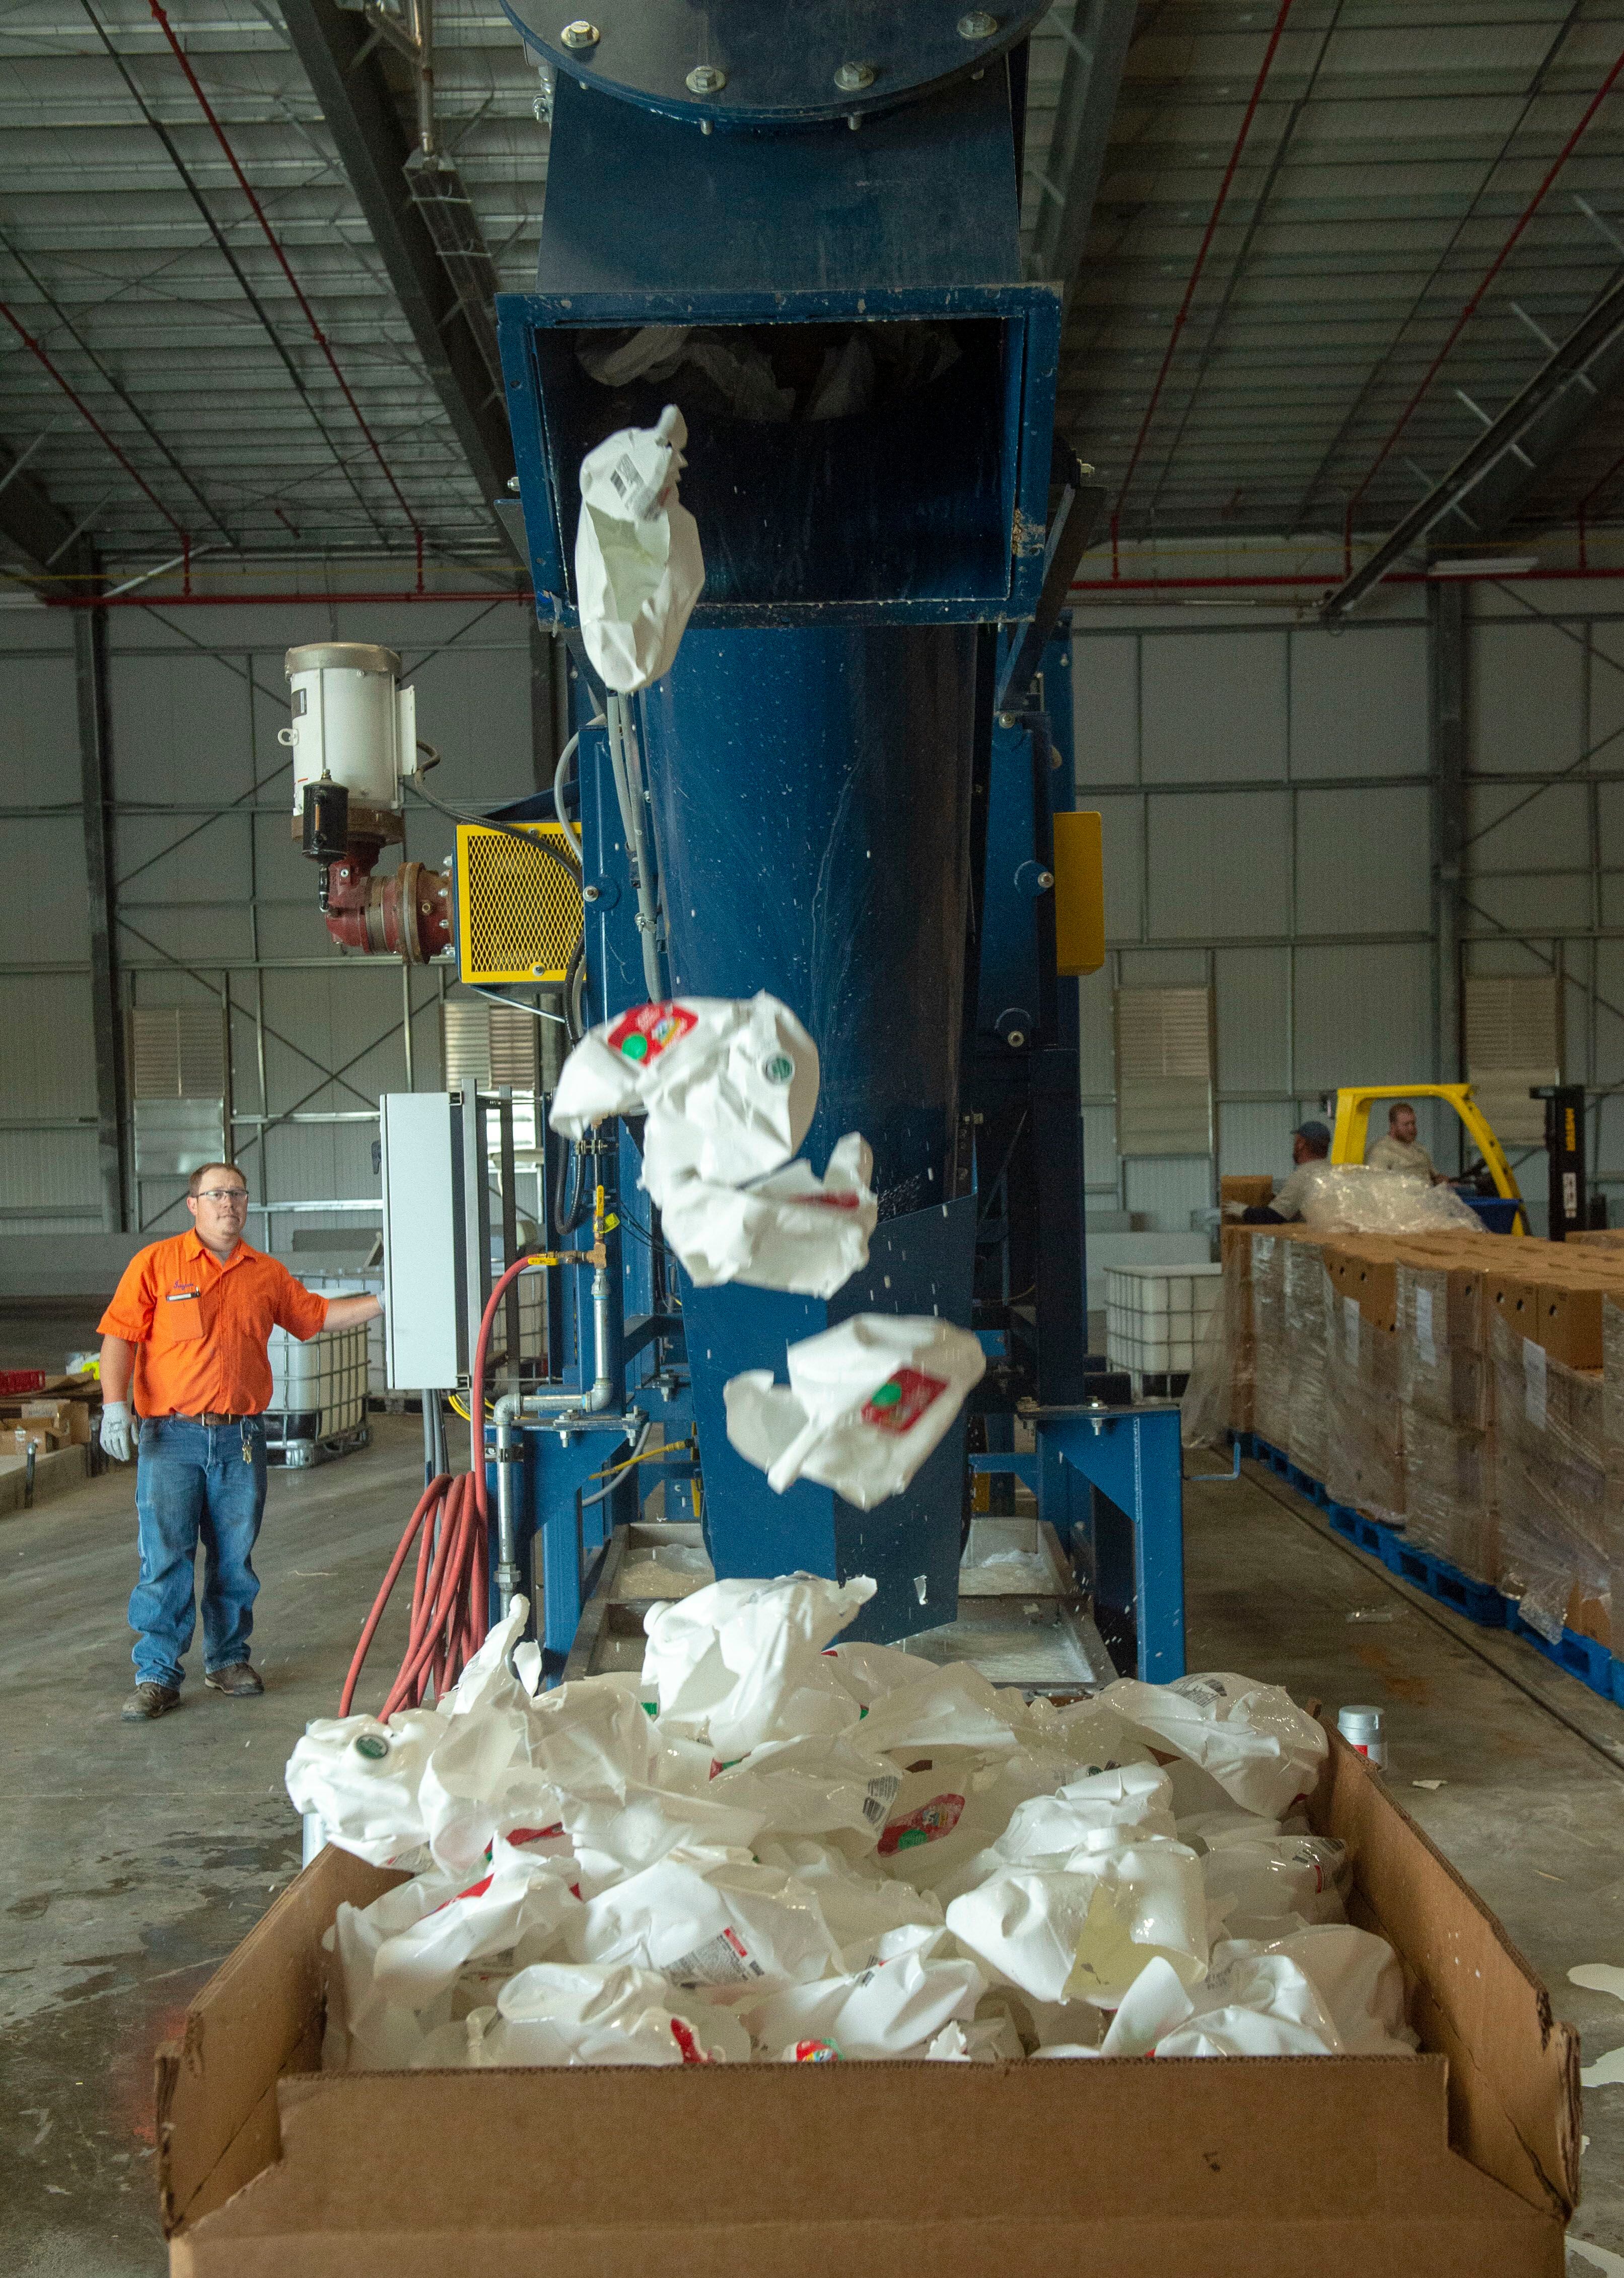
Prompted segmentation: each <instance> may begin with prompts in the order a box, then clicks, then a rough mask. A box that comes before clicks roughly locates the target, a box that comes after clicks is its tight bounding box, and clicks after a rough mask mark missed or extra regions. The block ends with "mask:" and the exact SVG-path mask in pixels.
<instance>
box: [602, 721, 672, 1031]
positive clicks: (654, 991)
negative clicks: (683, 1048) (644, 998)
mask: <svg viewBox="0 0 1624 2278" xmlns="http://www.w3.org/2000/svg"><path fill="white" fill-rule="evenodd" d="M604 709H605V711H606V713H607V714H608V726H609V772H610V773H611V775H612V776H614V779H615V797H616V799H617V802H618V803H619V806H620V822H621V827H622V829H624V832H625V834H626V852H627V853H628V854H629V855H630V856H631V858H632V875H633V877H634V878H635V880H636V882H637V931H638V938H639V940H640V943H641V944H642V950H643V986H644V987H645V988H646V989H647V991H648V996H649V1001H650V1002H651V1003H652V1002H654V1001H655V999H656V998H659V997H660V996H661V995H663V990H662V989H661V986H660V952H659V950H658V948H657V946H656V944H655V898H654V884H653V882H652V880H651V879H650V877H649V875H648V850H647V845H646V843H645V841H644V837H643V814H642V806H643V795H642V769H641V768H640V767H639V768H638V771H637V781H636V784H635V786H634V785H633V783H632V764H633V763H632V761H631V760H630V759H629V758H628V753H634V752H635V751H636V748H637V747H636V745H635V743H634V742H633V741H632V723H631V715H629V713H628V712H627V710H626V699H625V698H624V696H619V695H617V694H615V693H614V692H610V695H609V700H608V702H607V704H606V706H605V707H604Z"/></svg>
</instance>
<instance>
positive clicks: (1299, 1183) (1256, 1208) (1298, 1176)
mask: <svg viewBox="0 0 1624 2278" xmlns="http://www.w3.org/2000/svg"><path fill="white" fill-rule="evenodd" d="M1329 1153H1330V1132H1329V1129H1328V1128H1327V1127H1326V1126H1325V1125H1324V1124H1323V1123H1319V1122H1312V1121H1311V1122H1308V1123H1299V1124H1298V1127H1297V1128H1296V1130H1295V1131H1293V1133H1292V1134H1291V1160H1292V1162H1293V1164H1294V1165H1295V1166H1296V1167H1295V1169H1294V1170H1293V1171H1292V1173H1291V1177H1290V1178H1289V1179H1287V1180H1286V1181H1285V1182H1284V1184H1283V1186H1280V1187H1278V1188H1276V1189H1275V1199H1274V1201H1273V1202H1272V1203H1253V1204H1252V1205H1251V1206H1250V1208H1243V1207H1242V1205H1241V1204H1239V1203H1228V1204H1225V1206H1224V1216H1225V1217H1226V1218H1233V1219H1240V1221H1241V1223H1242V1224H1243V1225H1245V1226H1283V1225H1284V1224H1285V1223H1286V1221H1287V1219H1294V1218H1301V1216H1302V1214H1303V1204H1304V1203H1305V1202H1306V1200H1307V1198H1308V1196H1310V1195H1311V1194H1312V1193H1313V1191H1314V1187H1315V1185H1316V1184H1317V1183H1318V1181H1319V1175H1320V1172H1321V1168H1322V1166H1323V1165H1324V1162H1325V1158H1326V1157H1327V1156H1328V1155H1329Z"/></svg>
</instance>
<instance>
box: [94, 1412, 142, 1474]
mask: <svg viewBox="0 0 1624 2278" xmlns="http://www.w3.org/2000/svg"><path fill="white" fill-rule="evenodd" d="M140 1429H141V1426H139V1425H138V1424H137V1423H136V1421H135V1417H134V1411H133V1410H132V1409H131V1407H130V1403H129V1402H128V1401H127V1400H104V1401H103V1403H102V1445H103V1448H104V1449H106V1451H107V1453H108V1454H109V1455H110V1456H111V1457H112V1459H113V1461H114V1463H115V1464H127V1463H128V1462H129V1460H130V1458H131V1457H132V1456H134V1453H135V1440H136V1435H137V1433H139V1431H140Z"/></svg>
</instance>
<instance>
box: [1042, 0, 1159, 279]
mask: <svg viewBox="0 0 1624 2278" xmlns="http://www.w3.org/2000/svg"><path fill="white" fill-rule="evenodd" d="M1137 15H1138V0H1076V5H1075V6H1074V7H1073V8H1072V9H1071V11H1070V17H1069V21H1068V18H1067V11H1066V9H1065V8H1064V7H1063V6H1061V7H1060V8H1057V9H1056V10H1055V11H1054V16H1055V20H1056V21H1057V22H1058V23H1059V24H1060V26H1061V29H1062V32H1063V33H1064V36H1065V41H1066V68H1065V71H1064V72H1063V73H1062V74H1061V91H1060V102H1059V104H1058V106H1057V108H1056V110H1055V113H1054V132H1053V136H1052V137H1051V139H1050V143H1049V150H1048V157H1047V159H1046V164H1045V166H1044V170H1043V172H1042V174H1041V175H1040V177H1039V183H1040V187H1041V189H1042V192H1043V202H1042V203H1041V204H1040V206H1039V208H1038V220H1037V224H1036V227H1035V229H1034V232H1033V236H1032V251H1031V269H1032V275H1033V276H1034V277H1039V278H1043V279H1046V280H1048V281H1050V282H1052V283H1055V284H1058V285H1059V286H1060V287H1061V310H1062V312H1063V311H1064V310H1065V308H1066V306H1067V304H1068V303H1069V301H1070V299H1071V295H1072V293H1073V291H1074V289H1075V288H1076V281H1077V276H1078V272H1079V271H1080V270H1081V268H1082V266H1083V248H1084V246H1085V245H1086V244H1087V242H1088V229H1089V224H1090V222H1091V221H1092V218H1093V213H1094V200H1095V198H1096V197H1097V196H1098V195H1099V177H1100V175H1101V173H1102V172H1104V171H1105V154H1106V141H1107V137H1108V135H1109V134H1110V131H1111V120H1112V118H1113V116H1114V114H1115V110H1116V97H1117V91H1118V89H1119V88H1121V86H1122V66H1123V65H1124V64H1125V63H1126V62H1127V60H1128V46H1129V42H1130V40H1131V39H1132V37H1133V26H1134V19H1135V17H1136V16H1137Z"/></svg>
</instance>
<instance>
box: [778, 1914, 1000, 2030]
mask: <svg viewBox="0 0 1624 2278" xmlns="http://www.w3.org/2000/svg"><path fill="white" fill-rule="evenodd" d="M888 1943H890V1945H891V1946H892V1951H891V1952H890V1953H888V1954H887V1955H886V1957H885V1959H884V1960H883V1961H876V1962H874V1963H872V1964H871V1965H870V1966H869V1967H868V1968H863V1969H861V1970H858V1971H855V1972H854V1973H851V1974H843V1975H841V1976H835V1977H826V1978H820V1979H816V1980H815V1981H814V1982H813V1983H812V1984H808V1985H792V1986H789V1987H786V1988H785V1991H782V1992H779V1993H775V1994H774V1995H772V1997H771V1998H770V1999H768V2000H766V2001H763V2002H762V2003H760V2004H759V2005H758V2006H757V2007H754V2008H750V2009H747V2010H746V2011H745V2012H744V2017H745V2022H746V2023H747V2025H748V2026H749V2028H750V2030H751V2032H752V2033H753V2034H754V2035H755V2038H756V2039H757V2040H758V2041H759V2042H761V2043H762V2045H763V2046H764V2047H767V2048H779V2047H783V2046H785V2045H788V2044H790V2043H793V2042H795V2041H805V2040H821V2041H825V2042H828V2043H830V2044H831V2045H832V2046H833V2047H834V2048H835V2049H837V2050H838V2051H839V2053H840V2055H841V2056H843V2057H900V2056H907V2055H908V2054H910V2053H911V2052H916V2051H919V2050H920V2046H921V2044H922V2043H925V2042H929V2041H931V2040H932V2039H934V2037H936V2035H937V2034H938V2033H939V2032H940V2031H941V2030H942V2029H943V2027H944V2026H945V2025H946V2024H948V2023H949V2022H951V2021H953V2020H954V2019H968V2018H970V2017H973V2016H974V2014H975V2009H976V2003H977V2000H978V1999H980V1996H981V1994H982V1993H983V1991H984V1990H985V1986H986V1980H985V1978H984V1976H982V1974H981V1971H980V1970H979V1969H978V1968H977V1966H976V1964H975V1963H974V1962H973V1961H964V1960H962V1959H960V1958H957V1957H954V1956H953V1955H951V1954H949V1953H945V1952H944V1950H943V1949H944V1948H945V1947H946V1945H947V1938H946V1932H945V1931H944V1930H926V1929H921V1930H902V1931H898V1932H896V1933H893V1936H892V1939H891V1940H890V1941H888Z"/></svg>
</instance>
